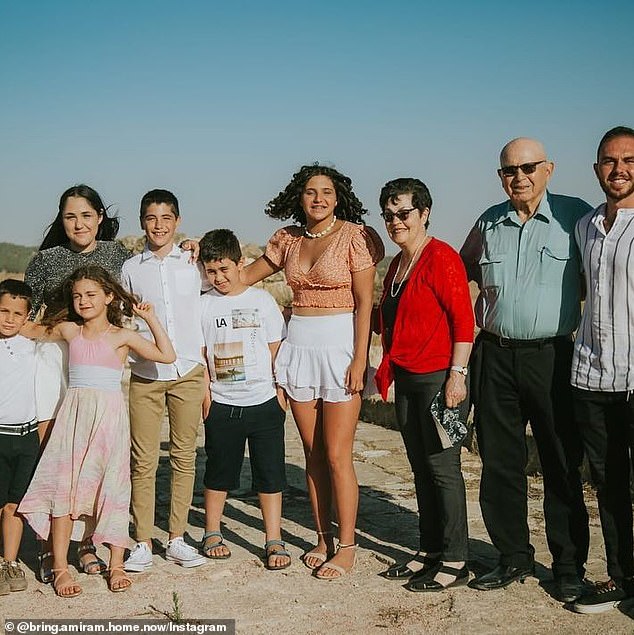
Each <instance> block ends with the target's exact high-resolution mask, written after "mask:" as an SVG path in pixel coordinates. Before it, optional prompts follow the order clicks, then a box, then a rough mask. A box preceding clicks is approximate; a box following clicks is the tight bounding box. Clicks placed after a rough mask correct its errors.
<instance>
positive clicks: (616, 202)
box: [571, 126, 634, 613]
mask: <svg viewBox="0 0 634 635" xmlns="http://www.w3.org/2000/svg"><path fill="white" fill-rule="evenodd" d="M594 171H595V173H596V175H597V178H598V179H599V185H600V186H601V189H602V190H603V191H604V192H605V195H606V202H605V203H603V204H601V205H599V207H597V208H596V209H595V210H593V211H592V212H590V213H589V214H587V215H586V216H584V217H583V218H582V219H581V220H580V221H579V223H578V224H577V227H576V232H575V236H576V240H577V244H578V246H579V250H580V252H581V256H582V262H583V268H584V271H585V279H586V287H587V298H586V303H585V306H584V311H583V316H582V319H581V325H580V327H579V330H578V331H577V338H576V342H575V349H574V356H573V362H572V375H571V383H572V386H573V391H574V397H573V398H574V413H575V418H576V420H577V423H578V425H579V428H580V430H581V434H582V436H583V442H584V446H585V450H586V453H587V455H588V460H589V462H590V469H591V472H592V479H593V481H594V484H595V485H596V488H597V499H598V503H599V513H600V516H601V528H602V531H603V539H604V542H605V552H606V560H607V569H608V575H609V576H610V580H608V581H607V582H602V583H599V584H597V585H596V587H595V589H594V590H593V591H591V592H589V593H588V594H585V595H584V596H582V597H581V598H579V599H578V600H577V601H576V602H575V604H574V610H575V611H577V612H579V613H600V612H602V611H606V610H609V609H611V608H612V607H614V606H616V605H617V604H618V603H619V602H620V601H621V600H623V599H624V598H626V597H628V596H632V595H634V537H633V533H632V501H631V496H630V462H631V461H632V462H633V463H634V452H633V449H634V395H633V393H634V275H632V272H634V129H632V128H626V127H624V126H619V127H618V128H613V129H612V130H610V131H608V132H606V134H605V135H604V136H603V138H602V139H601V142H600V143H599V149H598V151H597V162H596V163H595V164H594ZM628 274H629V275H628Z"/></svg>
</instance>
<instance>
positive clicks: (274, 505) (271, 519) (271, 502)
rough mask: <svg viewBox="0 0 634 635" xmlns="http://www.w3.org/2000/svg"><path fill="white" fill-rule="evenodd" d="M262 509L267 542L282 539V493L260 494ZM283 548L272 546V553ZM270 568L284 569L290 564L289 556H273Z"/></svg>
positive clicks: (270, 559)
mask: <svg viewBox="0 0 634 635" xmlns="http://www.w3.org/2000/svg"><path fill="white" fill-rule="evenodd" d="M258 497H259V499H260V509H261V510H262V520H263V521H264V533H265V535H266V541H267V542H268V541H269V540H281V539H282V528H281V523H282V492H276V493H275V494H263V493H261V492H260V493H259V494H258ZM280 549H282V547H281V546H272V547H270V551H271V552H274V551H279V550H280ZM268 561H269V566H272V567H283V566H285V565H287V563H290V558H289V556H275V555H273V556H271V557H270V558H268Z"/></svg>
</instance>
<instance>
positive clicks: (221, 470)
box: [204, 397, 286, 494]
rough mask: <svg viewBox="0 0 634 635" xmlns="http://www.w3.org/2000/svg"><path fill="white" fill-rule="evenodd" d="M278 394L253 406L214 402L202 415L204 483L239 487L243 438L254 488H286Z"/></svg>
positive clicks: (271, 491)
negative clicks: (246, 445) (247, 448)
mask: <svg viewBox="0 0 634 635" xmlns="http://www.w3.org/2000/svg"><path fill="white" fill-rule="evenodd" d="M285 420H286V413H285V412H284V410H282V408H281V407H280V404H279V402H278V401H277V397H273V399H269V401H265V402H264V403H262V404H258V405H256V406H244V407H241V406H229V405H226V404H222V403H218V402H213V403H212V404H211V410H210V411H209V415H208V416H207V418H206V419H205V451H206V452H207V466H206V469H205V478H204V482H205V487H206V488H207V489H213V490H217V491H221V492H227V491H229V490H232V489H238V488H239V487H240V471H241V470H242V462H243V461H244V446H245V442H248V443H249V458H250V461H251V475H252V481H253V489H254V490H255V491H256V492H258V493H259V494H276V493H277V492H281V491H282V490H284V489H285V488H286V469H285V467H286V466H285V456H284V421H285Z"/></svg>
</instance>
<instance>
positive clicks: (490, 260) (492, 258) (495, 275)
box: [478, 251, 506, 289]
mask: <svg viewBox="0 0 634 635" xmlns="http://www.w3.org/2000/svg"><path fill="white" fill-rule="evenodd" d="M505 260H506V253H502V252H499V251H496V252H485V253H483V254H482V256H481V257H480V260H479V261H478V264H479V265H480V271H481V273H482V288H483V289H484V288H486V287H499V286H502V284H503V282H504V262H505Z"/></svg>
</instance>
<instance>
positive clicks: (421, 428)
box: [394, 369, 468, 562]
mask: <svg viewBox="0 0 634 635" xmlns="http://www.w3.org/2000/svg"><path fill="white" fill-rule="evenodd" d="M446 376H447V373H446V371H440V372H436V373H425V374H414V373H407V372H406V371H399V370H398V369H396V372H395V383H394V390H395V392H394V395H395V400H394V402H395V406H396V419H397V422H398V425H399V428H400V431H401V435H402V437H403V442H404V443H405V450H406V451H407V458H408V459H409V462H410V465H411V466H412V471H413V472H414V485H415V487H416V500H417V502H418V514H419V528H420V549H421V551H424V552H427V553H440V554H441V559H442V560H443V561H445V562H460V561H463V560H464V561H466V560H467V556H468V533H467V503H466V495H465V486H464V480H463V478H462V471H461V469H460V448H461V446H456V447H451V448H448V449H446V450H443V449H442V445H441V443H440V438H439V437H438V433H437V432H436V425H435V423H434V421H433V419H432V416H431V412H430V410H429V406H430V405H431V402H432V401H433V399H434V397H435V396H436V393H438V391H439V390H440V389H441V388H442V387H443V383H444V381H445V378H446ZM464 403H465V407H467V402H466V401H465V402H464Z"/></svg>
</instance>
